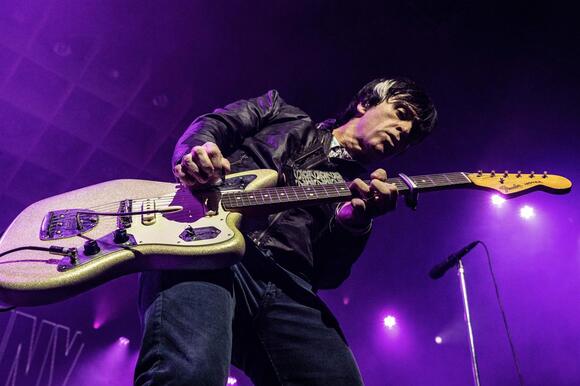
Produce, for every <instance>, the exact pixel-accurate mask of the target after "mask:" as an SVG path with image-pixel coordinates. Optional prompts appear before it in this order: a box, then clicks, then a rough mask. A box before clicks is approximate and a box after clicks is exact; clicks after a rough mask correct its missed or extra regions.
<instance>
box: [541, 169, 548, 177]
mask: <svg viewBox="0 0 580 386" xmlns="http://www.w3.org/2000/svg"><path fill="white" fill-rule="evenodd" d="M542 178H548V171H547V170H544V174H543V175H542Z"/></svg>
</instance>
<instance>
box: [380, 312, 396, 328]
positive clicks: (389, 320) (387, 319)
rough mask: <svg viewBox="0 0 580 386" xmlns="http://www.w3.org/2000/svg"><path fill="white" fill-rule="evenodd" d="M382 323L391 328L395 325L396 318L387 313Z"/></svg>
mask: <svg viewBox="0 0 580 386" xmlns="http://www.w3.org/2000/svg"><path fill="white" fill-rule="evenodd" d="M383 324H384V325H385V327H386V328H388V329H389V330H392V329H393V327H395V326H396V325H397V318H395V317H394V316H393V315H387V316H385V318H384V319H383Z"/></svg>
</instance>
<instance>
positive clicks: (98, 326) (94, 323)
mask: <svg viewBox="0 0 580 386" xmlns="http://www.w3.org/2000/svg"><path fill="white" fill-rule="evenodd" d="M99 328H101V323H100V322H99V321H98V320H95V321H94V322H93V329H95V330H98V329H99Z"/></svg>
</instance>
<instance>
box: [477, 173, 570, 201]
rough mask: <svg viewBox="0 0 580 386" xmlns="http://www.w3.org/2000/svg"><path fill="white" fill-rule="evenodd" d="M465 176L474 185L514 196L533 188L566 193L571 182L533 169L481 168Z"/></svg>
mask: <svg viewBox="0 0 580 386" xmlns="http://www.w3.org/2000/svg"><path fill="white" fill-rule="evenodd" d="M467 177H469V179H470V180H471V182H473V184H474V185H476V186H479V187H482V188H488V189H493V190H497V191H498V192H500V193H501V194H503V195H507V196H515V195H520V194H524V193H529V192H530V191H534V190H545V191H547V192H550V193H557V194H562V193H568V192H569V191H570V189H571V188H572V182H571V181H570V180H569V179H567V178H565V177H562V176H557V175H554V174H548V173H547V172H543V173H541V174H536V173H534V172H533V171H532V172H530V173H522V172H521V171H518V172H517V173H508V172H507V171H505V172H503V173H496V172H495V171H493V170H492V171H491V173H483V172H482V171H481V170H480V171H479V172H477V173H469V174H467Z"/></svg>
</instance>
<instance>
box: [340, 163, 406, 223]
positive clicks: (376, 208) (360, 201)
mask: <svg viewBox="0 0 580 386" xmlns="http://www.w3.org/2000/svg"><path fill="white" fill-rule="evenodd" d="M386 181H387V172H386V171H385V170H384V169H377V170H375V171H374V172H372V173H371V182H370V184H369V185H367V184H366V183H365V182H364V181H363V180H361V179H360V178H357V179H355V180H354V181H352V182H351V183H350V186H349V189H350V191H351V192H352V194H353V196H354V198H353V199H352V200H350V202H347V203H345V204H343V205H342V206H341V207H340V210H339V211H338V213H337V215H336V217H337V219H338V221H339V222H340V223H342V224H343V225H346V226H350V227H353V228H364V227H365V226H368V224H369V223H370V221H371V219H372V218H374V217H377V216H380V215H383V214H385V213H387V212H390V211H392V210H394V209H395V207H396V205H397V188H396V186H395V185H394V184H389V183H387V182H386Z"/></svg>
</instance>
